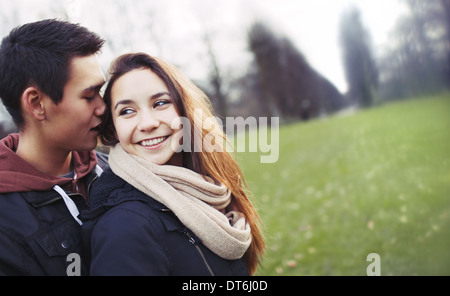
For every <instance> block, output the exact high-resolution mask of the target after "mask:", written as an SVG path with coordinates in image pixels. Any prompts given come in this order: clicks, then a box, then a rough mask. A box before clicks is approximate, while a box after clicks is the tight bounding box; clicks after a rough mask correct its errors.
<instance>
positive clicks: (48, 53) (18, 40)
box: [0, 19, 105, 128]
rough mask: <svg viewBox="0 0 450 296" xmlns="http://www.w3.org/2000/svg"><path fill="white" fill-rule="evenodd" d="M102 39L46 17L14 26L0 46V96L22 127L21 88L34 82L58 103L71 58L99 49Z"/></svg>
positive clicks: (68, 74) (78, 27) (79, 28)
mask: <svg viewBox="0 0 450 296" xmlns="http://www.w3.org/2000/svg"><path fill="white" fill-rule="evenodd" d="M104 42H105V40H103V39H102V38H100V37H99V36H98V35H97V34H95V33H93V32H90V31H89V30H87V29H86V28H84V27H82V26H80V25H78V24H72V23H69V22H66V21H61V20H56V19H49V20H42V21H38V22H34V23H29V24H25V25H22V26H19V27H16V28H15V29H13V30H12V31H11V32H10V34H9V35H8V36H6V37H5V38H3V41H2V44H1V46H0V97H1V99H2V101H3V104H4V105H5V107H6V109H7V110H8V112H9V113H10V114H11V117H12V119H13V121H14V123H15V124H16V125H17V126H18V127H19V128H22V127H23V124H24V119H23V116H22V113H21V108H20V97H21V96H22V93H23V91H24V90H25V89H26V88H27V87H29V86H32V85H34V86H35V87H37V88H38V89H39V90H40V91H41V92H43V93H45V94H46V95H48V96H49V97H50V98H51V100H52V101H53V102H54V103H55V104H58V103H59V102H61V100H62V98H63V92H64V86H65V84H66V83H67V81H68V80H69V78H70V72H71V67H70V65H71V61H72V59H73V58H74V57H84V56H88V55H91V54H95V53H97V52H99V51H100V49H101V48H102V46H103V44H104Z"/></svg>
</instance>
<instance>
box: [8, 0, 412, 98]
mask: <svg viewBox="0 0 450 296" xmlns="http://www.w3.org/2000/svg"><path fill="white" fill-rule="evenodd" d="M350 4H354V5H356V6H357V7H359V8H360V10H361V12H362V18H363V22H364V24H365V25H366V26H367V28H368V30H369V31H370V33H371V35H372V37H373V41H374V44H375V45H376V50H377V52H380V51H382V49H383V47H384V46H385V45H386V44H387V43H388V42H389V39H388V36H389V35H388V34H389V31H390V30H391V29H392V27H393V25H394V24H395V21H396V19H397V17H398V16H399V15H401V14H404V13H405V11H406V10H405V8H404V5H403V4H402V3H401V0H376V1H375V0H276V1H275V0H143V1H137V0H108V1H100V0H96V1H88V0H40V1H35V0H0V5H1V9H2V12H1V14H0V15H2V17H3V24H2V28H1V33H2V34H3V35H4V34H7V32H9V30H10V29H12V28H13V27H14V26H16V25H18V24H17V23H16V22H20V23H24V22H30V21H35V20H39V19H42V18H49V17H60V10H61V8H64V9H65V10H66V11H68V12H69V14H70V17H71V20H72V21H76V22H80V23H81V24H83V25H85V26H87V27H88V28H90V29H91V30H93V31H96V32H98V33H99V34H100V35H103V37H105V38H108V39H111V40H113V41H114V42H115V43H118V42H119V41H120V42H119V43H120V44H119V45H120V46H119V47H117V48H116V49H115V51H114V50H112V49H106V50H104V55H103V56H102V57H101V58H102V63H103V64H104V65H105V66H104V67H105V68H106V67H107V65H109V62H110V61H111V59H112V58H114V57H115V56H117V55H119V54H121V53H123V52H126V51H146V52H149V53H150V54H153V55H157V56H160V57H162V58H164V59H166V60H168V61H169V62H172V63H174V64H176V65H177V66H179V67H180V68H182V70H183V71H185V72H187V74H188V75H189V76H190V77H191V78H193V79H196V80H201V79H203V78H204V77H205V75H206V73H207V68H206V67H207V65H208V60H207V56H206V55H205V52H206V51H205V45H204V43H203V36H204V34H205V32H208V33H210V34H211V36H212V41H213V48H214V50H215V52H216V54H217V58H218V61H219V63H220V66H221V68H222V69H221V70H222V71H223V72H224V73H225V74H227V75H238V74H239V73H241V72H242V71H245V66H246V65H248V63H249V61H250V59H251V55H250V53H249V52H248V50H247V43H246V34H247V31H248V28H249V26H250V25H251V23H252V22H253V21H254V20H256V19H258V20H264V21H266V22H268V24H269V25H270V26H271V27H273V28H274V30H275V31H277V32H279V33H281V34H284V35H285V36H287V37H288V38H290V39H291V40H292V41H293V42H294V44H295V45H296V46H297V47H298V49H299V50H300V51H301V52H302V53H303V54H304V55H305V56H306V58H307V59H308V61H309V62H310V64H311V65H312V66H313V67H314V68H315V69H316V70H317V71H319V72H320V73H321V74H322V75H324V76H325V77H326V78H328V79H329V80H330V81H331V82H333V83H334V84H335V85H336V86H337V87H338V88H339V89H340V90H341V91H345V90H346V88H347V86H346V83H345V78H344V74H343V73H344V72H343V70H342V62H341V51H340V47H339V43H338V23H339V17H340V15H341V13H342V11H343V10H344V9H345V8H347V7H348V6H349V5H350ZM5 19H7V20H6V23H5ZM116 46H117V44H116ZM118 48H120V49H118ZM119 51H120V52H119Z"/></svg>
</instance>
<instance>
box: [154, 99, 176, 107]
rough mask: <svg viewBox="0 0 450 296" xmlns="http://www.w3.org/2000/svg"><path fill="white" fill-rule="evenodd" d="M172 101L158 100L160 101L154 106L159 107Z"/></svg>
mask: <svg viewBox="0 0 450 296" xmlns="http://www.w3.org/2000/svg"><path fill="white" fill-rule="evenodd" d="M171 103H172V101H170V100H158V101H156V102H155V104H154V105H153V107H154V108H157V107H161V106H164V105H167V104H171Z"/></svg>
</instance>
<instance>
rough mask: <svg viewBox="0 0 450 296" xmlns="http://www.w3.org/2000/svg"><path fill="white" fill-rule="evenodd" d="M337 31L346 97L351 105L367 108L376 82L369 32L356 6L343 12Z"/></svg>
mask: <svg viewBox="0 0 450 296" xmlns="http://www.w3.org/2000/svg"><path fill="white" fill-rule="evenodd" d="M339 34H340V44H341V47H342V53H343V57H342V60H343V64H344V70H345V76H346V79H347V82H348V85H349V96H350V97H351V98H352V99H353V101H354V103H355V104H358V105H359V106H361V107H370V106H371V105H372V103H373V97H374V93H375V90H376V88H377V85H378V71H377V68H376V64H375V59H374V57H373V54H372V46H371V44H372V42H371V39H370V35H369V33H368V31H367V30H366V29H365V28H364V26H363V23H362V20H361V13H360V11H359V9H358V8H356V7H351V8H349V9H348V10H347V11H345V12H344V13H343V15H342V16H341V20H340V27H339Z"/></svg>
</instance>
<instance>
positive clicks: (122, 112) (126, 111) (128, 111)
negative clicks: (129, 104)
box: [119, 108, 133, 116]
mask: <svg viewBox="0 0 450 296" xmlns="http://www.w3.org/2000/svg"><path fill="white" fill-rule="evenodd" d="M131 113H133V109H131V108H123V109H122V110H120V112H119V116H122V115H128V114H131Z"/></svg>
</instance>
